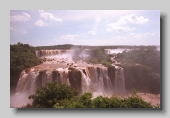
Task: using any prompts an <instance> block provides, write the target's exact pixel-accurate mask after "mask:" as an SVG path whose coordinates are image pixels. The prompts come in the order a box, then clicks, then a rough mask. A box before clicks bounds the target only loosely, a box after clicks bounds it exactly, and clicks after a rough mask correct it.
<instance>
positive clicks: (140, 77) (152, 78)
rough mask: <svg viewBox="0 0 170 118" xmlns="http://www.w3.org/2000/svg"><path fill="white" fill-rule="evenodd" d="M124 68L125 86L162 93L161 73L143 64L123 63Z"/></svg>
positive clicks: (141, 90)
mask: <svg viewBox="0 0 170 118" xmlns="http://www.w3.org/2000/svg"><path fill="white" fill-rule="evenodd" d="M122 66H123V68H124V76H125V87H126V89H127V90H132V89H136V90H137V91H139V92H149V93H155V94H158V93H160V75H159V74H157V73H154V72H153V71H152V69H151V68H149V67H147V66H143V65H137V64H135V65H122Z"/></svg>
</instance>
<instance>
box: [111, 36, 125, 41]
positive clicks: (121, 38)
mask: <svg viewBox="0 0 170 118" xmlns="http://www.w3.org/2000/svg"><path fill="white" fill-rule="evenodd" d="M113 39H115V40H123V39H127V38H126V37H124V36H115V37H113Z"/></svg>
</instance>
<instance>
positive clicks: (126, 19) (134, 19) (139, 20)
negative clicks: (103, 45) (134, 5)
mask: <svg viewBox="0 0 170 118" xmlns="http://www.w3.org/2000/svg"><path fill="white" fill-rule="evenodd" d="M148 21H149V19H147V18H144V17H143V16H140V17H138V16H136V15H135V14H131V15H126V16H122V17H120V19H119V20H118V21H117V22H116V23H109V24H107V26H108V27H109V29H110V28H111V29H113V30H115V31H116V32H117V33H119V32H122V31H125V32H129V31H133V30H135V28H134V27H133V28H129V27H125V25H126V24H127V23H131V24H144V23H146V22H148ZM109 31H111V30H109ZM106 32H108V30H106Z"/></svg>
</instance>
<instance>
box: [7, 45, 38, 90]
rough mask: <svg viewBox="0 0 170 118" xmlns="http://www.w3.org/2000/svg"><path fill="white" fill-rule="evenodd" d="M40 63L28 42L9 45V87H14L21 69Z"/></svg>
mask: <svg viewBox="0 0 170 118" xmlns="http://www.w3.org/2000/svg"><path fill="white" fill-rule="evenodd" d="M37 64H40V60H39V59H38V58H37V57H36V55H35V50H34V48H33V47H31V46H30V45H28V44H22V43H18V44H15V45H10V87H11V88H13V87H14V88H15V86H16V83H17V81H18V79H19V75H20V73H21V71H22V70H24V69H25V68H29V67H32V66H35V65H37Z"/></svg>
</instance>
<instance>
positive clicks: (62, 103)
mask: <svg viewBox="0 0 170 118" xmlns="http://www.w3.org/2000/svg"><path fill="white" fill-rule="evenodd" d="M29 99H33V103H32V104H27V105H26V106H23V107H22V108H155V107H156V106H152V105H151V103H147V102H145V101H144V100H142V98H141V97H139V96H138V95H137V94H133V95H132V96H130V97H128V98H121V97H118V96H114V95H113V96H112V97H110V98H108V97H103V96H98V97H96V98H94V99H92V93H91V92H87V93H84V94H83V95H80V94H78V92H77V91H76V90H75V89H74V88H72V87H70V86H67V85H65V84H59V83H57V82H51V83H48V84H47V85H46V86H44V87H41V88H39V89H38V90H37V92H36V94H33V95H30V96H29ZM157 108H158V106H157Z"/></svg>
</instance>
